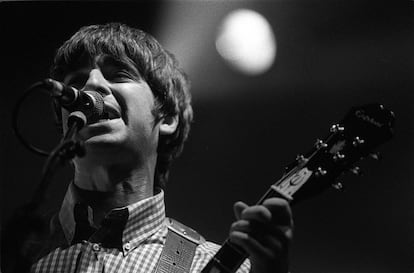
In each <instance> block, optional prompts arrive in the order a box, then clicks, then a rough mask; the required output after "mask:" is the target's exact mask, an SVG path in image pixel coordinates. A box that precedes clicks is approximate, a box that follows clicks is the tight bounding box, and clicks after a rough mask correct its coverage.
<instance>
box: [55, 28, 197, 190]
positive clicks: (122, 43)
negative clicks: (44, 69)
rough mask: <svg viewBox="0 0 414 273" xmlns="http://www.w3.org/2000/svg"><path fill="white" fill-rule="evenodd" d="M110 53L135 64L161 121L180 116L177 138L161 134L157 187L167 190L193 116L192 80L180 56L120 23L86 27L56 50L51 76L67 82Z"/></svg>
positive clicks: (138, 31) (175, 134)
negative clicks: (84, 63)
mask: <svg viewBox="0 0 414 273" xmlns="http://www.w3.org/2000/svg"><path fill="white" fill-rule="evenodd" d="M102 54H107V55H111V56H114V57H116V58H119V59H121V60H126V61H128V62H131V61H132V63H133V64H134V65H135V67H136V68H137V69H138V71H139V73H140V75H141V76H142V78H143V79H144V80H145V81H146V82H147V84H148V85H149V86H150V88H151V90H152V92H153V94H154V96H155V99H156V106H155V109H154V111H153V112H154V116H155V120H156V122H158V121H160V120H161V119H162V118H163V117H168V116H175V115H177V116H178V118H179V121H178V127H177V130H176V132H175V133H174V134H172V135H167V136H164V135H162V136H160V139H159V143H158V158H157V165H156V168H155V177H154V186H159V187H162V188H164V187H165V184H166V182H167V180H168V172H169V167H170V165H171V163H172V161H173V160H174V159H175V158H176V157H177V156H178V155H179V154H180V153H181V151H182V150H183V147H184V142H185V140H186V139H187V136H188V133H189V131H190V124H191V121H192V118H193V110H192V107H191V95H190V93H189V82H188V79H187V76H186V75H185V73H184V72H183V71H182V69H181V68H180V67H179V65H178V62H177V60H176V59H175V57H174V56H173V55H172V54H171V53H169V52H168V51H167V50H165V49H163V48H162V46H161V45H160V44H159V43H158V41H157V40H156V39H155V38H154V37H152V36H151V35H149V34H147V33H145V32H144V31H142V30H139V29H135V28H131V27H129V26H127V25H124V24H120V23H108V24H105V25H91V26H86V27H82V28H81V29H80V30H79V31H78V32H76V33H75V34H74V35H73V36H72V37H71V38H70V39H69V40H67V41H66V42H65V43H64V44H63V45H62V46H61V47H60V48H59V49H58V51H57V53H56V55H55V60H54V64H53V66H52V69H51V77H52V78H54V79H56V80H59V81H62V80H63V78H64V77H65V75H66V74H68V73H69V72H71V71H74V70H76V68H78V67H79V66H80V65H82V63H81V62H82V60H83V61H84V60H85V58H86V59H87V60H89V61H90V60H93V59H94V57H96V56H99V55H102Z"/></svg>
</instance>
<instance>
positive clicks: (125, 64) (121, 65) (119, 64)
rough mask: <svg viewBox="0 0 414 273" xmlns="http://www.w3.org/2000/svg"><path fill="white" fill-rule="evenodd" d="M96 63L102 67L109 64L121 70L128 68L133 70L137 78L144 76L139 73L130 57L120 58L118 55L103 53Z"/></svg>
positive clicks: (130, 70) (129, 70)
mask: <svg viewBox="0 0 414 273" xmlns="http://www.w3.org/2000/svg"><path fill="white" fill-rule="evenodd" d="M95 63H96V65H98V66H99V67H101V68H102V69H104V68H105V67H108V66H109V67H115V68H116V69H119V70H127V71H128V72H131V73H132V74H133V76H135V77H136V78H137V79H139V80H141V79H142V76H141V74H140V73H139V71H138V69H137V68H136V66H135V65H134V63H133V62H132V61H131V60H129V59H120V58H117V57H113V56H111V55H102V56H99V57H98V58H97V60H96V61H95Z"/></svg>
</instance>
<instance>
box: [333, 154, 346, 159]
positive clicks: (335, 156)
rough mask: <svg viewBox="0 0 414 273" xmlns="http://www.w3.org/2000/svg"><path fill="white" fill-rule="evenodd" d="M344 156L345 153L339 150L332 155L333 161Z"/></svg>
mask: <svg viewBox="0 0 414 273" xmlns="http://www.w3.org/2000/svg"><path fill="white" fill-rule="evenodd" d="M344 158H345V155H344V154H341V153H340V152H337V153H335V154H334V156H333V159H334V161H338V160H340V159H344Z"/></svg>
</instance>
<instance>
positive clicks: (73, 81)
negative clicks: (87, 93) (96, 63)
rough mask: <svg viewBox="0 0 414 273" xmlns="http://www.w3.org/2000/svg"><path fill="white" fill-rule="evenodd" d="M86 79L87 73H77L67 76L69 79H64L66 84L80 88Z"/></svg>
mask: <svg viewBox="0 0 414 273" xmlns="http://www.w3.org/2000/svg"><path fill="white" fill-rule="evenodd" d="M87 80H88V75H86V74H77V75H74V76H72V77H70V78H69V80H67V81H65V83H66V84H67V85H70V86H72V87H75V88H76V89H80V88H82V87H83V86H84V85H85V83H86V81H87Z"/></svg>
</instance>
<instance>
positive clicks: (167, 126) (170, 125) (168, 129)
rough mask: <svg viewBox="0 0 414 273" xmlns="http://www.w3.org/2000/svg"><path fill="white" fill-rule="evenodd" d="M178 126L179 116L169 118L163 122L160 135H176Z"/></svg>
mask: <svg viewBox="0 0 414 273" xmlns="http://www.w3.org/2000/svg"><path fill="white" fill-rule="evenodd" d="M177 126H178V115H175V116H167V117H165V118H163V119H162V120H161V123H160V135H171V134H174V132H175V130H177Z"/></svg>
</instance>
